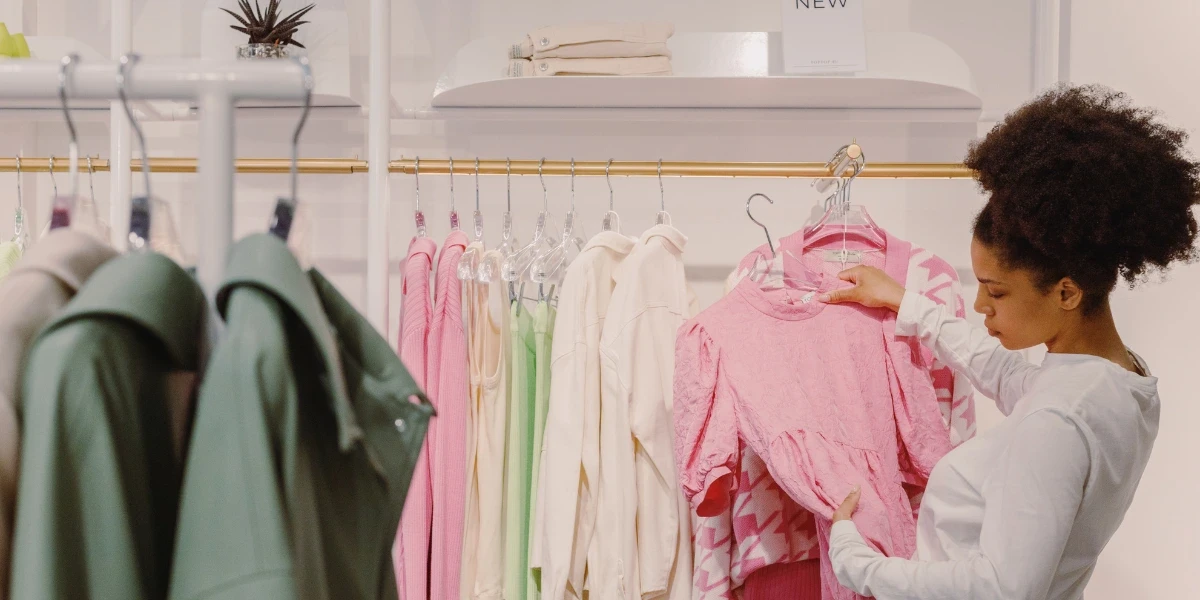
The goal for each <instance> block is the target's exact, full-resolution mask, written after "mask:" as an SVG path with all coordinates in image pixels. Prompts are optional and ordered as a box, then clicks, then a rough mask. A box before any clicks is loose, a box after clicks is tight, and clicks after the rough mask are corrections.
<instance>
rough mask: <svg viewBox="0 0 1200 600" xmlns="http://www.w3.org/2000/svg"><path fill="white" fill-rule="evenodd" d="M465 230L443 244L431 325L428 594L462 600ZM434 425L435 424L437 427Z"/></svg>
mask: <svg viewBox="0 0 1200 600" xmlns="http://www.w3.org/2000/svg"><path fill="white" fill-rule="evenodd" d="M466 246H467V234H465V233H463V232H462V231H453V232H451V233H450V235H449V236H448V237H447V238H446V242H445V243H444V244H443V245H442V254H441V256H439V257H438V266H437V277H436V280H435V292H436V299H435V300H434V305H433V318H432V320H431V322H430V327H429V359H430V361H429V365H428V368H427V371H426V373H427V374H428V375H427V377H428V380H429V390H428V394H429V397H430V398H431V399H433V402H434V404H435V406H436V407H437V410H438V416H437V419H436V421H433V422H431V433H432V432H433V431H436V436H435V437H434V442H433V444H434V445H433V452H432V453H431V455H430V465H431V472H432V483H433V522H432V531H433V533H432V536H431V538H430V544H431V547H430V552H429V556H430V564H429V598H431V599H432V598H451V599H453V598H458V597H459V594H458V589H459V581H460V579H461V577H460V570H461V566H462V542H463V522H464V520H465V517H466V499H467V492H466V485H467V420H468V418H469V416H468V412H469V409H470V399H469V394H470V391H469V389H470V388H469V383H470V380H469V365H468V361H467V332H466V330H465V329H464V328H463V318H462V287H463V286H462V282H461V281H460V280H459V279H458V275H457V274H456V270H457V268H458V262H459V259H461V258H462V255H463V251H464V250H465V249H466ZM434 425H436V427H433V426H434Z"/></svg>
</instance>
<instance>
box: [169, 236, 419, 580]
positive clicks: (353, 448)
mask: <svg viewBox="0 0 1200 600" xmlns="http://www.w3.org/2000/svg"><path fill="white" fill-rule="evenodd" d="M217 305H218V309H219V311H220V312H221V314H222V316H223V317H224V319H225V322H226V330H225V334H224V336H223V339H222V340H221V342H220V344H219V345H218V346H217V348H216V350H215V352H214V354H213V356H212V358H211V361H210V364H209V367H208V370H207V372H206V373H205V377H204V383H203V384H202V386H201V390H200V397H199V400H198V405H197V412H196V421H195V426H194V431H193V437H192V442H191V448H190V450H189V455H188V462H187V468H186V472H185V480H184V485H183V500H182V508H181V511H180V517H179V532H178V541H177V545H176V549H175V570H174V572H173V574H172V577H171V591H170V597H171V598H172V599H174V600H218V599H219V600H232V599H246V600H250V599H253V600H268V599H269V600H292V599H304V600H309V599H312V600H356V599H375V598H395V597H396V584H395V579H394V576H393V574H392V560H391V547H392V542H393V540H394V538H395V535H396V527H397V525H398V524H399V520H400V511H401V508H402V507H403V504H404V497H405V495H406V494H407V492H408V485H409V482H410V481H411V479H412V473H413V466H414V465H415V463H416V457H417V454H418V452H419V451H420V448H421V443H422V441H423V440H424V437H425V431H426V428H427V426H428V421H429V418H430V416H431V415H432V414H433V409H432V407H431V405H430V404H429V401H428V400H427V399H426V398H425V396H424V394H422V393H421V391H420V390H418V389H417V386H416V384H415V383H414V382H413V379H412V377H411V376H409V374H408V372H407V371H406V370H405V369H404V367H403V365H401V363H400V360H399V358H398V357H397V356H396V353H395V352H394V351H393V350H392V349H391V348H390V347H389V346H388V344H387V341H386V340H384V339H383V338H381V337H380V336H379V335H378V334H377V333H376V332H375V330H374V329H373V328H372V327H371V326H370V324H368V323H367V322H366V321H365V320H364V319H363V318H362V316H361V315H359V314H358V312H357V311H355V310H354V308H353V307H352V306H351V305H350V303H349V302H347V301H346V299H345V298H343V297H342V296H341V295H340V294H339V293H338V292H337V290H336V289H334V287H333V285H332V284H330V283H329V282H328V281H326V280H325V278H324V277H322V276H321V275H320V274H319V273H317V272H315V271H312V272H309V273H305V272H304V271H302V270H301V269H300V267H299V265H298V264H297V263H296V260H295V258H294V257H293V256H292V254H291V253H290V252H289V251H288V249H287V247H286V246H285V245H284V244H283V243H282V242H281V241H280V240H278V239H276V238H274V237H272V236H270V235H266V234H262V235H255V236H251V237H249V238H246V239H244V240H242V241H241V242H239V243H237V244H236V245H235V246H234V248H233V249H232V250H231V253H230V259H229V267H228V270H227V273H226V278H225V282H224V285H223V286H222V288H221V290H220V292H219V293H218V296H217ZM413 398H416V399H418V401H419V403H415V402H413V401H412V399H413Z"/></svg>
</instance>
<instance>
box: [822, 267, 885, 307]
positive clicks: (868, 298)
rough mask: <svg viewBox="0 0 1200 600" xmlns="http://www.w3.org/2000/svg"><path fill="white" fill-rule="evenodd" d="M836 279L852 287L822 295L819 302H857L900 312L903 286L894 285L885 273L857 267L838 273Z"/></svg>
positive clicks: (871, 268)
mask: <svg viewBox="0 0 1200 600" xmlns="http://www.w3.org/2000/svg"><path fill="white" fill-rule="evenodd" d="M838 279H841V280H842V281H849V282H850V283H853V284H854V287H849V288H846V289H842V290H834V291H832V292H829V293H828V294H822V295H821V297H820V300H821V302H825V303H829V304H837V303H840V302H857V303H858V304H861V305H863V306H867V307H870V308H879V307H887V308H889V309H891V310H893V311H899V310H900V302H901V301H902V300H904V286H902V285H900V284H899V283H896V280H894V279H892V278H891V277H889V276H888V274H887V273H884V272H883V271H881V270H879V269H876V268H875V267H867V266H863V265H859V266H857V267H854V268H853V269H847V270H845V271H842V272H841V273H838Z"/></svg>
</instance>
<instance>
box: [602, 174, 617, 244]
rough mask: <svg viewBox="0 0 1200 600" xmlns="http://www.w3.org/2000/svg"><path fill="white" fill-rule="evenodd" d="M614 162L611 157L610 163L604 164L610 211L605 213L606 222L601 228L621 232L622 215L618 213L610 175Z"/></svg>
mask: <svg viewBox="0 0 1200 600" xmlns="http://www.w3.org/2000/svg"><path fill="white" fill-rule="evenodd" d="M612 164H613V159H611V158H610V159H608V164H606V165H604V180H605V181H606V182H608V212H606V213H604V223H603V225H601V228H602V229H603V230H604V231H615V232H617V233H621V215H618V214H617V211H616V209H615V208H614V202H613V187H612V178H611V176H610V175H609V170H610V169H612Z"/></svg>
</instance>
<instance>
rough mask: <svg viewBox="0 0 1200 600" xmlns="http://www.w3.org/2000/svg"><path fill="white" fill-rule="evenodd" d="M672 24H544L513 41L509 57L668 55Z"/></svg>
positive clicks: (672, 29) (632, 56)
mask: <svg viewBox="0 0 1200 600" xmlns="http://www.w3.org/2000/svg"><path fill="white" fill-rule="evenodd" d="M674 33H675V26H674V25H672V24H670V23H583V24H578V25H556V26H551V27H543V28H541V29H537V30H535V31H534V32H533V33H530V34H529V35H528V36H526V39H525V40H523V41H522V42H520V43H517V44H513V46H512V47H511V49H510V50H509V58H513V59H516V58H534V59H537V58H637V57H646V56H667V57H669V56H670V55H671V51H670V50H669V49H667V40H668V39H670V38H671V36H672V35H673V34H674Z"/></svg>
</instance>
